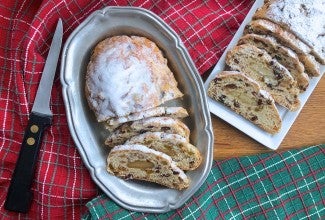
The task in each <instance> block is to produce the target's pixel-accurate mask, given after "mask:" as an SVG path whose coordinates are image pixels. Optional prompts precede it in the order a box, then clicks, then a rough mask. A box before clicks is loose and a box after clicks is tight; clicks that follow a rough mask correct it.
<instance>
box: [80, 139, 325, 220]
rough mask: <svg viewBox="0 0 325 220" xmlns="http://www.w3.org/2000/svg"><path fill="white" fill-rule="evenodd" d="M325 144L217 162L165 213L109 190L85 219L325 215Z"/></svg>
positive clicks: (95, 201) (322, 217)
mask: <svg viewBox="0 0 325 220" xmlns="http://www.w3.org/2000/svg"><path fill="white" fill-rule="evenodd" d="M324 171H325V145H324V144H323V145H317V146H311V147H307V148H302V149H298V150H290V151H286V152H282V153H276V152H272V153H267V154H261V155H255V156H246V157H241V158H233V159H229V160H223V161H214V163H213V167H212V169H211V171H210V173H209V176H208V178H207V180H206V181H205V183H204V184H203V185H202V187H201V188H200V189H199V190H198V191H197V192H196V193H195V194H194V195H193V196H192V198H190V199H189V200H188V201H187V202H186V203H185V204H184V206H182V207H181V208H179V209H177V210H173V211H170V212H168V213H164V214H150V213H137V212H132V211H128V210H125V209H123V208H122V207H120V206H118V205H117V204H116V203H114V202H113V201H112V200H110V199H109V198H108V197H107V196H106V195H100V196H98V197H97V198H95V199H93V200H92V201H90V202H88V203H87V207H88V211H89V212H88V213H87V214H85V215H84V219H286V218H287V219H325V172H324Z"/></svg>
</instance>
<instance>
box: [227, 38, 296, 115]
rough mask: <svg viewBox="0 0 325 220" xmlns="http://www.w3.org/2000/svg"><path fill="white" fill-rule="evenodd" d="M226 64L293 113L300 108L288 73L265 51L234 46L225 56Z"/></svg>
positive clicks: (250, 46)
mask: <svg viewBox="0 0 325 220" xmlns="http://www.w3.org/2000/svg"><path fill="white" fill-rule="evenodd" d="M226 64H227V65H228V66H229V67H230V69H231V70H236V71H240V72H243V73H245V74H247V75H248V76H249V77H251V78H252V79H254V80H255V81H257V82H258V83H259V84H260V86H261V87H262V89H264V90H266V91H268V92H269V93H270V94H271V95H272V96H273V98H274V100H275V101H276V102H277V103H278V104H280V105H282V106H284V107H286V108H287V109H289V110H290V111H295V110H297V109H298V108H299V107H300V100H299V98H298V94H299V89H297V87H296V85H295V84H296V82H295V80H294V79H293V77H292V76H291V74H290V72H289V71H288V70H287V69H286V68H285V67H284V66H282V65H281V64H279V62H278V61H276V60H275V59H273V58H272V57H271V56H270V55H269V54H268V53H267V52H266V51H264V50H261V49H258V48H257V47H255V46H253V45H251V44H242V45H238V46H235V47H234V48H232V50H230V51H228V53H227V55H226Z"/></svg>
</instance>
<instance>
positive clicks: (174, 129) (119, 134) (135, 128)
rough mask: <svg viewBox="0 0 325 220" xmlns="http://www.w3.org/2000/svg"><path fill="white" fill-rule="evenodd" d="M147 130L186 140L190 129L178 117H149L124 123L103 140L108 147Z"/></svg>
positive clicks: (122, 142)
mask: <svg viewBox="0 0 325 220" xmlns="http://www.w3.org/2000/svg"><path fill="white" fill-rule="evenodd" d="M148 131H163V132H166V133H170V134H178V135H180V136H182V137H184V138H185V139H186V140H187V141H188V140H189V136H190V129H189V128H188V127H187V126H186V124H184V123H183V122H182V121H181V120H179V119H175V118H171V117H150V118H144V119H141V120H138V121H134V122H127V123H124V124H123V125H121V126H120V127H118V128H117V129H116V130H115V131H113V132H112V133H110V134H109V136H108V137H107V139H106V140H105V144H106V145H108V146H110V147H114V146H115V145H120V144H124V143H125V141H127V140H128V139H130V138H131V137H133V136H136V135H138V134H141V133H145V132H148Z"/></svg>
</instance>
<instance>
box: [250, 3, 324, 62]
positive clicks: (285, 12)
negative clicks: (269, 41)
mask: <svg viewBox="0 0 325 220" xmlns="http://www.w3.org/2000/svg"><path fill="white" fill-rule="evenodd" d="M253 18H254V19H266V20H270V21H272V22H274V23H276V24H278V25H280V26H281V27H283V28H284V29H286V30H289V31H291V32H292V33H293V34H295V35H296V36H297V37H298V38H299V39H300V40H302V41H304V42H305V43H306V44H308V45H309V46H310V47H311V48H312V54H313V55H315V57H316V58H317V60H318V61H319V62H320V63H322V64H325V35H324V33H325V26H324V21H325V1H324V0H313V1H308V0H266V1H264V5H263V6H262V7H261V8H260V9H258V10H257V11H256V13H255V14H254V17H253Z"/></svg>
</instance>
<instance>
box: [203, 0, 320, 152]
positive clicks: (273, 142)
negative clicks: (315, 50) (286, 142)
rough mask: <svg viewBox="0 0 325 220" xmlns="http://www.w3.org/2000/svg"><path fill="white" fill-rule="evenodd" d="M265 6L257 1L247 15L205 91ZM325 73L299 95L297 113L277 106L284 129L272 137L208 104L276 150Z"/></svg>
mask: <svg viewBox="0 0 325 220" xmlns="http://www.w3.org/2000/svg"><path fill="white" fill-rule="evenodd" d="M262 5H263V0H257V1H256V2H255V3H254V5H253V6H252V8H251V10H250V11H249V13H248V14H247V16H246V18H245V19H244V21H243V23H242V24H241V26H240V27H239V29H238V31H237V32H236V34H235V36H234V37H233V39H232V40H231V42H230V43H229V45H228V47H227V48H226V50H225V52H224V53H223V55H222V56H221V58H220V60H219V61H218V63H217V64H216V66H215V67H214V69H213V70H212V72H211V74H210V76H209V77H208V79H207V80H206V81H205V84H204V86H205V89H206V90H207V88H208V85H209V83H210V81H211V80H212V79H214V78H215V77H216V75H217V74H218V73H220V72H221V71H222V70H224V67H225V58H226V53H227V51H228V50H230V49H232V48H233V47H234V46H235V45H236V44H237V42H238V40H239V38H240V37H241V36H242V35H243V31H244V28H245V26H246V24H248V23H249V22H250V21H251V20H252V17H253V15H254V13H255V11H256V9H258V8H259V7H261V6H262ZM324 71H325V66H324V65H322V66H321V68H320V72H321V76H319V77H314V78H312V79H311V80H310V82H309V86H308V89H307V90H306V91H305V92H303V93H302V94H300V95H299V98H300V101H301V106H300V108H299V109H298V110H297V111H294V112H290V111H288V110H287V109H285V108H283V107H281V106H277V107H278V110H279V113H280V117H281V119H282V128H281V130H280V132H279V133H277V134H275V135H272V134H269V133H267V132H266V131H264V130H262V129H260V128H259V127H258V126H256V125H254V124H253V123H251V122H250V121H248V120H246V119H245V118H243V117H242V116H240V115H238V114H236V113H235V112H234V111H232V110H231V109H229V108H227V107H225V106H224V105H222V104H221V103H219V102H217V101H215V100H212V99H211V98H209V97H208V103H209V108H210V112H211V113H213V114H215V115H216V116H218V117H220V118H222V119H223V120H225V121H226V122H228V123H229V124H231V125H232V126H234V127H236V128H238V129H239V130H241V131H242V132H244V133H246V134H247V135H249V136H250V137H252V138H253V139H255V140H256V141H258V142H260V143H261V144H263V145H265V146H266V147H268V148H271V149H273V150H276V149H277V148H278V147H279V146H280V144H281V142H282V140H283V139H284V137H285V136H286V134H287V133H288V131H289V129H290V127H291V126H292V124H293V123H294V121H295V120H296V118H297V116H298V115H299V113H300V111H301V109H302V108H303V106H304V105H305V103H306V101H307V100H308V98H309V96H310V95H311V93H312V92H313V91H314V89H315V87H316V86H317V83H318V82H319V80H320V79H321V78H322V76H323V74H324Z"/></svg>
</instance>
